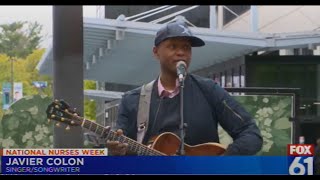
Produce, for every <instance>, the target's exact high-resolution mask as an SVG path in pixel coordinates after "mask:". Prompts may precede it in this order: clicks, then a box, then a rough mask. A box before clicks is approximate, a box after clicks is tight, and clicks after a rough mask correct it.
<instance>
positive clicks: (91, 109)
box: [84, 80, 96, 120]
mask: <svg viewBox="0 0 320 180" xmlns="http://www.w3.org/2000/svg"><path fill="white" fill-rule="evenodd" d="M87 89H96V82H95V81H89V80H84V90H87ZM84 117H85V118H86V119H90V120H96V102H95V101H94V100H91V99H89V98H85V99H84Z"/></svg>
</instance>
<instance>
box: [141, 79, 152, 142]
mask: <svg viewBox="0 0 320 180" xmlns="http://www.w3.org/2000/svg"><path fill="white" fill-rule="evenodd" d="M154 81H155V80H153V81H151V82H149V83H148V84H144V85H143V86H142V87H141V92H140V99H139V109H138V117H137V141H138V142H139V143H142V141H143V138H144V136H145V133H146V131H147V127H148V121H149V111H150V101H151V92H152V87H153V83H154Z"/></svg>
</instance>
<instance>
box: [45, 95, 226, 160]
mask: <svg viewBox="0 0 320 180" xmlns="http://www.w3.org/2000/svg"><path fill="white" fill-rule="evenodd" d="M46 114H47V117H48V121H50V120H54V121H58V123H57V124H59V123H60V122H61V123H65V124H67V125H68V126H67V127H66V130H69V129H70V126H81V127H82V128H84V129H87V130H89V131H91V132H93V133H95V134H96V135H98V136H100V137H101V138H103V139H105V140H110V141H119V142H121V143H127V144H128V150H129V151H131V152H133V153H135V154H137V155H142V156H173V155H177V151H178V148H179V146H180V138H179V137H178V136H177V135H175V134H173V133H170V132H166V133H162V134H160V135H159V136H156V137H154V138H152V139H151V141H150V142H151V143H150V144H148V145H144V144H141V143H139V142H137V141H135V140H133V139H131V138H129V137H127V136H124V135H120V136H119V135H117V133H116V132H115V131H113V130H111V129H110V127H104V126H101V125H99V124H97V123H95V122H93V121H91V120H87V119H85V118H83V117H81V116H79V115H78V113H76V112H75V111H74V110H72V108H70V106H69V105H68V104H67V103H66V102H65V101H63V100H60V101H59V100H55V101H54V102H52V103H51V104H50V105H49V106H48V108H47V110H46ZM184 150H185V155H187V156H215V155H221V154H223V153H224V152H225V150H226V147H225V146H223V145H222V144H220V143H215V142H211V143H210V142H209V143H203V144H199V145H194V146H191V145H188V144H184Z"/></svg>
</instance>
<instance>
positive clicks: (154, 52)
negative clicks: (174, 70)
mask: <svg viewBox="0 0 320 180" xmlns="http://www.w3.org/2000/svg"><path fill="white" fill-rule="evenodd" d="M152 51H153V56H154V57H155V58H156V59H159V55H158V48H157V47H156V46H154V47H153V49H152Z"/></svg>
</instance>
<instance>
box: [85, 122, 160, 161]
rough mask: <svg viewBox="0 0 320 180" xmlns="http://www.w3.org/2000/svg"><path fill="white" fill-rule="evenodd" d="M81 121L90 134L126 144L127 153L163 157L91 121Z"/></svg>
mask: <svg viewBox="0 0 320 180" xmlns="http://www.w3.org/2000/svg"><path fill="white" fill-rule="evenodd" d="M79 120H80V119H79ZM81 121H82V124H81V126H82V127H83V128H85V129H88V130H89V131H91V132H94V133H95V134H97V135H99V136H100V137H102V138H103V139H105V140H110V141H119V142H121V143H127V144H128V149H129V151H132V152H135V153H137V154H138V155H144V156H154V155H157V156H163V155H164V154H163V153H161V152H159V151H157V150H154V149H151V148H149V147H148V146H146V145H144V144H141V143H138V142H137V141H135V140H133V139H130V138H128V137H126V136H124V135H121V136H118V135H117V133H116V132H115V131H112V130H110V129H108V128H105V127H103V126H101V125H99V124H97V123H95V122H93V121H90V120H87V119H83V118H81Z"/></svg>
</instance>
